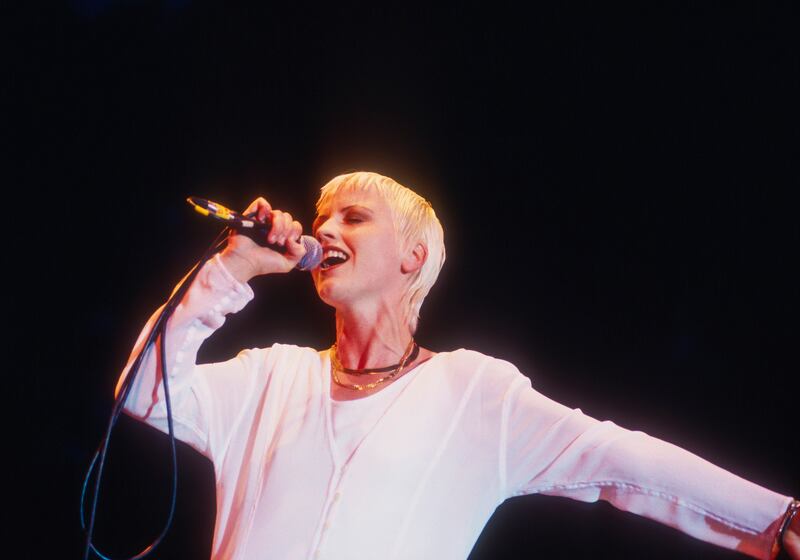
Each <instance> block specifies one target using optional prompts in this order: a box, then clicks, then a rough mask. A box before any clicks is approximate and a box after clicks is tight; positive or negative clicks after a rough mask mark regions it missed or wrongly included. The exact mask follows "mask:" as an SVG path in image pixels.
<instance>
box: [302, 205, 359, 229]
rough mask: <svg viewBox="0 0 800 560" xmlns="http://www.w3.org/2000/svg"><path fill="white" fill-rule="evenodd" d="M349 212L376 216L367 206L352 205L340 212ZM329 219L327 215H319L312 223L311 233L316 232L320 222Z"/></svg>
mask: <svg viewBox="0 0 800 560" xmlns="http://www.w3.org/2000/svg"><path fill="white" fill-rule="evenodd" d="M348 210H363V211H365V212H367V213H368V214H370V215H374V212H373V211H372V209H371V208H368V207H366V206H362V205H361V204H350V205H348V206H345V207H344V208H342V209H340V210H339V211H340V212H347V211H348ZM327 217H328V215H327V214H319V215H318V216H317V217H316V218H314V221H313V222H312V223H311V231H314V230H315V229H316V228H317V224H318V223H319V222H320V220H321V219H322V218H327Z"/></svg>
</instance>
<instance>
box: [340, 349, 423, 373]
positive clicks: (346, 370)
mask: <svg viewBox="0 0 800 560" xmlns="http://www.w3.org/2000/svg"><path fill="white" fill-rule="evenodd" d="M417 356H419V345H418V344H417V343H416V342H415V343H414V349H413V350H412V351H411V354H410V355H409V356H408V358H406V359H405V360H404V362H400V364H402V363H407V364H408V363H411V362H413V361H414V360H416V359H417ZM336 362H337V364H336V366H337V367H336V369H338V370H339V371H342V372H344V373H347V374H349V375H369V374H371V373H386V372H387V371H394V370H396V369H397V368H398V367H400V364H394V365H393V366H386V367H381V368H366V369H349V368H346V367H344V366H342V365H341V364H339V363H338V362H339V360H338V359H337V360H336Z"/></svg>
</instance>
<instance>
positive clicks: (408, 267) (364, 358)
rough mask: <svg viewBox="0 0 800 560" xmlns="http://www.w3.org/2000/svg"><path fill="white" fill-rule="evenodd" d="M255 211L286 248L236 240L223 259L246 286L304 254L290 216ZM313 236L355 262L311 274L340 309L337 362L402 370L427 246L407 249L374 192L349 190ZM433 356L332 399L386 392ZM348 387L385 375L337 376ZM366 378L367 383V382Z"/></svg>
mask: <svg viewBox="0 0 800 560" xmlns="http://www.w3.org/2000/svg"><path fill="white" fill-rule="evenodd" d="M250 212H257V219H259V220H262V221H263V220H264V218H266V217H267V216H268V215H269V216H270V217H271V219H272V224H273V226H272V229H271V230H270V233H269V236H268V241H269V242H270V243H275V244H277V245H281V246H284V247H286V253H285V254H283V255H282V254H280V253H277V252H276V251H273V250H271V249H268V248H265V247H261V246H259V245H258V244H257V243H254V242H253V241H252V240H250V239H249V238H247V237H244V236H240V235H235V234H233V235H232V237H231V238H230V239H229V242H228V246H227V247H226V248H225V250H224V251H223V252H222V254H221V255H220V257H221V258H222V260H223V262H224V264H225V266H226V268H228V270H230V271H231V273H232V274H233V275H234V276H235V277H236V278H237V279H238V280H239V281H242V282H247V281H249V280H250V279H251V278H253V277H255V276H259V275H262V274H276V273H285V272H289V271H290V270H292V269H293V268H294V267H295V266H296V265H297V263H298V262H299V260H300V259H301V258H302V257H303V255H304V254H305V249H304V248H303V246H302V244H300V243H298V242H297V241H296V240H297V239H299V237H300V235H301V234H302V226H301V225H300V224H299V223H298V222H297V221H296V220H293V219H292V217H291V215H290V214H288V213H286V212H281V211H279V210H274V209H272V207H271V206H270V205H269V203H268V202H267V201H266V200H265V199H263V198H258V199H257V200H255V201H253V203H252V204H251V205H250V206H249V207H248V208H247V210H246V211H245V213H250ZM313 230H314V235H315V237H316V238H317V240H319V242H320V243H322V246H323V248H327V247H336V248H338V249H340V250H342V251H344V252H345V253H346V254H347V255H348V256H349V259H348V260H347V261H346V262H344V263H343V264H341V265H339V266H336V267H334V268H332V269H330V270H322V269H321V268H316V269H314V270H313V271H312V277H313V279H314V285H315V287H316V289H317V293H318V294H319V296H320V298H321V299H322V301H324V302H325V303H327V304H328V305H330V306H332V307H334V308H335V309H336V348H337V353H338V356H339V361H340V362H341V363H342V365H343V366H344V367H347V368H352V369H361V368H376V367H384V366H387V365H391V364H396V363H398V362H399V361H400V360H401V358H402V356H403V354H404V353H405V350H406V348H408V346H409V343H410V341H411V337H412V333H411V329H410V326H409V323H410V316H409V313H408V310H407V309H405V306H404V305H403V304H402V299H403V295H404V293H405V292H406V287H407V286H408V284H409V283H410V282H411V280H412V277H413V274H414V272H416V271H417V270H418V269H419V268H420V267H421V266H422V265H423V264H424V262H425V259H426V258H427V256H428V252H427V248H426V247H425V246H424V244H422V243H410V244H404V243H401V242H400V240H399V239H398V237H397V235H396V233H395V229H394V223H393V219H392V215H391V210H390V208H389V206H388V203H387V202H386V201H385V200H383V198H382V197H381V196H380V195H378V194H377V193H375V192H373V191H361V190H346V191H342V192H340V193H338V194H337V195H336V196H335V197H333V199H332V200H331V201H330V203H329V204H328V205H327V206H326V207H323V208H320V215H319V216H317V219H316V220H315V221H314V228H313ZM433 355H434V352H432V351H430V350H428V349H427V348H420V352H419V356H418V357H417V358H416V359H415V360H414V361H413V362H409V363H408V364H407V365H406V367H405V368H404V370H403V372H401V373H400V375H398V376H397V377H395V378H394V379H393V380H391V381H388V382H385V383H381V384H379V385H378V386H377V387H375V388H373V389H369V390H363V391H358V390H354V389H350V388H346V387H341V386H339V385H338V384H336V383H334V382H333V380H332V381H331V396H332V397H333V398H334V399H336V400H351V399H358V398H363V397H366V396H369V395H371V394H373V393H376V392H378V391H380V390H381V389H384V388H385V387H387V386H389V385H390V384H391V383H392V382H394V381H396V380H397V379H399V378H400V377H402V375H404V374H405V373H408V372H409V371H411V370H412V369H413V368H415V367H416V366H418V365H419V364H421V363H423V362H425V361H426V360H428V359H430V358H431V357H432V356H433ZM337 375H338V377H339V379H340V380H341V381H342V382H344V383H347V384H354V383H356V384H362V385H363V384H365V383H369V382H372V381H375V380H377V379H379V378H381V377H383V376H351V375H348V374H345V373H337ZM365 377H368V378H367V379H365Z"/></svg>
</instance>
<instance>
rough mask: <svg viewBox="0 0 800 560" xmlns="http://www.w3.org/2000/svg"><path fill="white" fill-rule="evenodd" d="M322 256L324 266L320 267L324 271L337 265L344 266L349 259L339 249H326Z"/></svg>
mask: <svg viewBox="0 0 800 560" xmlns="http://www.w3.org/2000/svg"><path fill="white" fill-rule="evenodd" d="M322 256H323V258H322V264H321V265H320V266H321V267H322V268H323V269H326V268H330V267H332V266H336V265H337V264H342V263H343V262H345V261H346V260H347V259H348V258H349V257H348V256H347V255H346V254H344V253H343V252H342V251H339V250H338V249H326V250H325V252H324V253H323V255H322ZM331 259H333V260H331Z"/></svg>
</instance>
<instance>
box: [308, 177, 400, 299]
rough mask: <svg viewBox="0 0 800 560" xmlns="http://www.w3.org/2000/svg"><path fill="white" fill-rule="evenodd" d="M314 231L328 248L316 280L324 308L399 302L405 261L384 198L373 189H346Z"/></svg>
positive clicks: (325, 210)
mask: <svg viewBox="0 0 800 560" xmlns="http://www.w3.org/2000/svg"><path fill="white" fill-rule="evenodd" d="M312 229H313V233H314V236H315V237H316V238H317V239H318V240H319V242H320V243H321V244H322V247H323V260H322V264H321V265H320V266H319V267H318V268H315V269H314V270H313V271H312V276H313V278H314V285H315V286H316V288H317V293H318V294H319V296H320V298H321V299H322V300H323V301H324V302H325V303H327V304H329V305H332V306H334V307H337V308H338V307H340V306H348V305H362V304H370V302H375V303H381V302H382V303H384V304H389V305H394V304H396V303H397V302H399V301H400V298H401V297H402V294H403V292H404V281H405V279H404V275H403V274H402V273H401V261H402V257H401V254H400V246H399V243H398V239H397V235H396V233H395V229H394V223H393V221H392V215H391V209H390V208H389V205H388V203H387V202H386V201H385V200H384V199H383V197H381V196H380V195H379V194H378V193H376V192H375V191H373V190H371V189H370V190H361V189H343V190H341V191H339V192H338V193H337V194H336V195H335V196H334V197H332V198H331V200H330V201H329V202H328V203H327V204H326V205H325V206H323V207H321V208H320V209H319V215H318V216H317V218H316V220H314V225H313V227H312Z"/></svg>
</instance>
